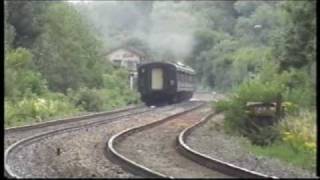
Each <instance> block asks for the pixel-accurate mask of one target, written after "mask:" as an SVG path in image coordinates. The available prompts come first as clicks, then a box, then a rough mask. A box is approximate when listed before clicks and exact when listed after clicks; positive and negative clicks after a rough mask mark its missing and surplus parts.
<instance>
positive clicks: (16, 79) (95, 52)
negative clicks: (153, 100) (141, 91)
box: [4, 1, 139, 127]
mask: <svg viewBox="0 0 320 180" xmlns="http://www.w3.org/2000/svg"><path fill="white" fill-rule="evenodd" d="M102 43H103V42H101V41H99V40H98V37H97V36H96V35H95V32H94V30H93V29H90V26H89V22H87V21H86V19H85V18H84V17H83V16H82V15H80V14H79V13H78V12H77V11H76V10H75V9H74V7H72V6H71V5H70V4H69V3H67V2H45V1H44V2H33V1H10V2H9V1H6V2H5V63H4V64H5V126H6V127H10V126H17V125H24V124H28V123H33V122H40V121H43V120H46V119H49V118H53V117H61V116H67V115H72V114H79V113H83V112H96V111H104V110H110V109H113V108H116V107H120V106H125V105H128V104H134V103H137V102H138V99H139V97H138V95H137V93H136V92H134V91H132V90H130V89H129V87H128V86H129V83H128V73H127V72H126V71H125V70H122V69H121V68H114V67H113V66H112V65H111V64H110V63H109V62H108V61H107V59H105V57H103V56H102V53H103V52H105V51H106V50H105V49H103V46H102Z"/></svg>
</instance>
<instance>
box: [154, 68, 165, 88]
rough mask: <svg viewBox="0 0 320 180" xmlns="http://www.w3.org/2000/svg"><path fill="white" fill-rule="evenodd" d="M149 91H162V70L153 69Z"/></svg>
mask: <svg viewBox="0 0 320 180" xmlns="http://www.w3.org/2000/svg"><path fill="white" fill-rule="evenodd" d="M151 89H152V90H161V89H163V70H162V69H161V68H153V69H152V73H151Z"/></svg>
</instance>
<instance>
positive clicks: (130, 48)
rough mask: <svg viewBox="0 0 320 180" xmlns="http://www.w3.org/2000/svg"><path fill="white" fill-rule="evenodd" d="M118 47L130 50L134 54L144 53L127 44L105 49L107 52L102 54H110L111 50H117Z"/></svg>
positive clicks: (141, 54) (140, 54)
mask: <svg viewBox="0 0 320 180" xmlns="http://www.w3.org/2000/svg"><path fill="white" fill-rule="evenodd" d="M119 49H125V50H127V51H130V52H132V53H134V54H137V55H139V56H140V57H144V56H145V53H143V52H142V51H140V50H138V49H136V48H133V47H129V46H118V47H115V48H112V49H110V50H109V51H107V52H105V53H103V54H104V55H108V54H110V53H112V52H114V51H116V50H119Z"/></svg>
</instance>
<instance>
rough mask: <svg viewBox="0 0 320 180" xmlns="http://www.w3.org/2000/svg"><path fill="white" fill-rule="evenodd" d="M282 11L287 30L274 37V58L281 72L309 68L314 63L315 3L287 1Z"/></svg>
mask: <svg viewBox="0 0 320 180" xmlns="http://www.w3.org/2000/svg"><path fill="white" fill-rule="evenodd" d="M283 9H284V10H285V12H286V16H285V17H286V19H285V20H286V24H287V26H288V28H286V29H284V30H283V31H282V32H279V33H278V34H276V35H275V36H276V37H275V39H276V38H277V39H278V40H275V42H274V49H273V54H274V58H275V59H277V60H278V61H279V62H280V69H281V70H288V69H289V68H290V67H293V68H302V67H304V66H309V67H310V68H311V64H312V62H314V61H315V28H316V25H315V1H297V2H291V1H288V2H286V3H285V4H284V5H283Z"/></svg>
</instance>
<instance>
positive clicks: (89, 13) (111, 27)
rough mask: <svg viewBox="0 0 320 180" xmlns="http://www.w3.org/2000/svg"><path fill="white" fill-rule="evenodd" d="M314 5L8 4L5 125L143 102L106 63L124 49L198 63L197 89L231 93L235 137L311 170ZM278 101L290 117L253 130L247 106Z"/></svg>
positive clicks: (234, 0)
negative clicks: (119, 48)
mask: <svg viewBox="0 0 320 180" xmlns="http://www.w3.org/2000/svg"><path fill="white" fill-rule="evenodd" d="M315 6H316V5H315V1H313V0H309V1H240V0H230V1H163V2H162V1H132V2H131V1H105V2H100V1H99V2H98V1H97V2H94V3H93V2H90V3H84V2H83V3H81V2H79V3H76V4H73V5H71V3H70V2H46V1H43V2H32V1H6V2H5V107H6V108H5V115H6V121H5V123H6V125H10V126H11V125H15V124H17V123H24V122H27V121H29V120H31V119H37V121H40V120H42V119H43V118H47V117H51V116H56V115H66V114H71V113H78V112H80V111H101V110H107V109H111V108H114V107H118V106H122V105H125V104H130V103H136V102H137V99H138V96H137V93H136V92H133V91H131V90H129V88H128V82H127V81H128V78H127V76H128V74H127V72H126V71H124V70H123V69H120V68H114V67H113V66H112V65H111V64H110V63H108V61H106V60H105V59H104V57H102V56H101V54H102V53H103V52H106V50H108V49H110V48H114V47H117V46H119V45H125V46H130V47H134V48H135V49H137V50H140V51H141V52H143V53H144V54H145V55H146V57H147V60H161V61H170V62H175V61H184V63H186V64H188V65H190V66H192V67H193V68H194V69H195V70H196V72H197V74H196V76H197V79H198V80H197V81H196V82H197V88H198V89H201V90H203V89H207V90H215V91H221V92H223V93H231V95H230V96H229V97H230V98H229V100H226V101H221V102H219V103H218V104H215V106H216V108H217V110H218V111H224V112H225V117H226V118H225V127H226V130H227V131H228V132H230V133H236V134H240V135H243V136H246V137H248V138H249V139H250V140H251V141H252V142H253V143H256V144H264V145H269V146H267V147H263V148H265V149H262V151H264V150H267V151H268V152H272V153H271V154H272V156H276V157H282V158H283V159H286V160H288V161H290V159H288V156H283V155H281V153H280V152H279V153H278V154H277V153H274V152H276V151H275V150H276V149H277V148H290V149H287V150H288V151H287V152H290V153H296V154H297V156H299V157H302V156H300V155H302V154H304V155H303V159H304V160H301V159H299V158H297V159H296V162H299V163H300V164H303V163H304V162H306V160H305V159H308V160H310V159H313V158H314V156H315V152H314V150H315V144H314V142H315V136H314V134H315V132H314V131H307V130H305V128H308V129H313V128H314V127H315V123H314V122H315V116H314V114H315V107H316V102H315V97H316V91H315V86H316V68H315V67H316V59H315V46H316V45H315V43H316V40H315V39H316V38H315V36H316V35H315V31H316V22H315V20H316V18H315ZM280 96H281V97H282V101H283V103H282V104H283V108H284V111H285V118H284V119H283V120H281V121H280V123H279V124H277V125H276V126H272V127H268V128H262V129H260V130H259V131H255V132H253V131H251V129H250V128H248V126H247V122H248V121H250V119H249V117H248V114H246V103H247V102H256V101H262V102H273V101H275V99H276V98H277V97H280ZM58 102H60V103H58ZM302 122H303V125H302V124H301V123H302ZM273 142H274V143H273ZM272 143H273V144H272ZM279 144H280V145H279ZM278 145H279V146H278ZM259 148H261V147H258V148H257V149H259ZM267 148H270V150H268V149H267ZM259 151H260V150H259ZM266 154H268V153H266ZM269 155H270V154H269ZM278 155H279V156H278ZM307 156H308V158H305V157H307ZM310 157H311V158H310ZM291 161H295V160H291ZM309 162H311V161H309ZM299 163H298V164H299ZM308 167H313V165H312V163H311V165H310V166H308Z"/></svg>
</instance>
